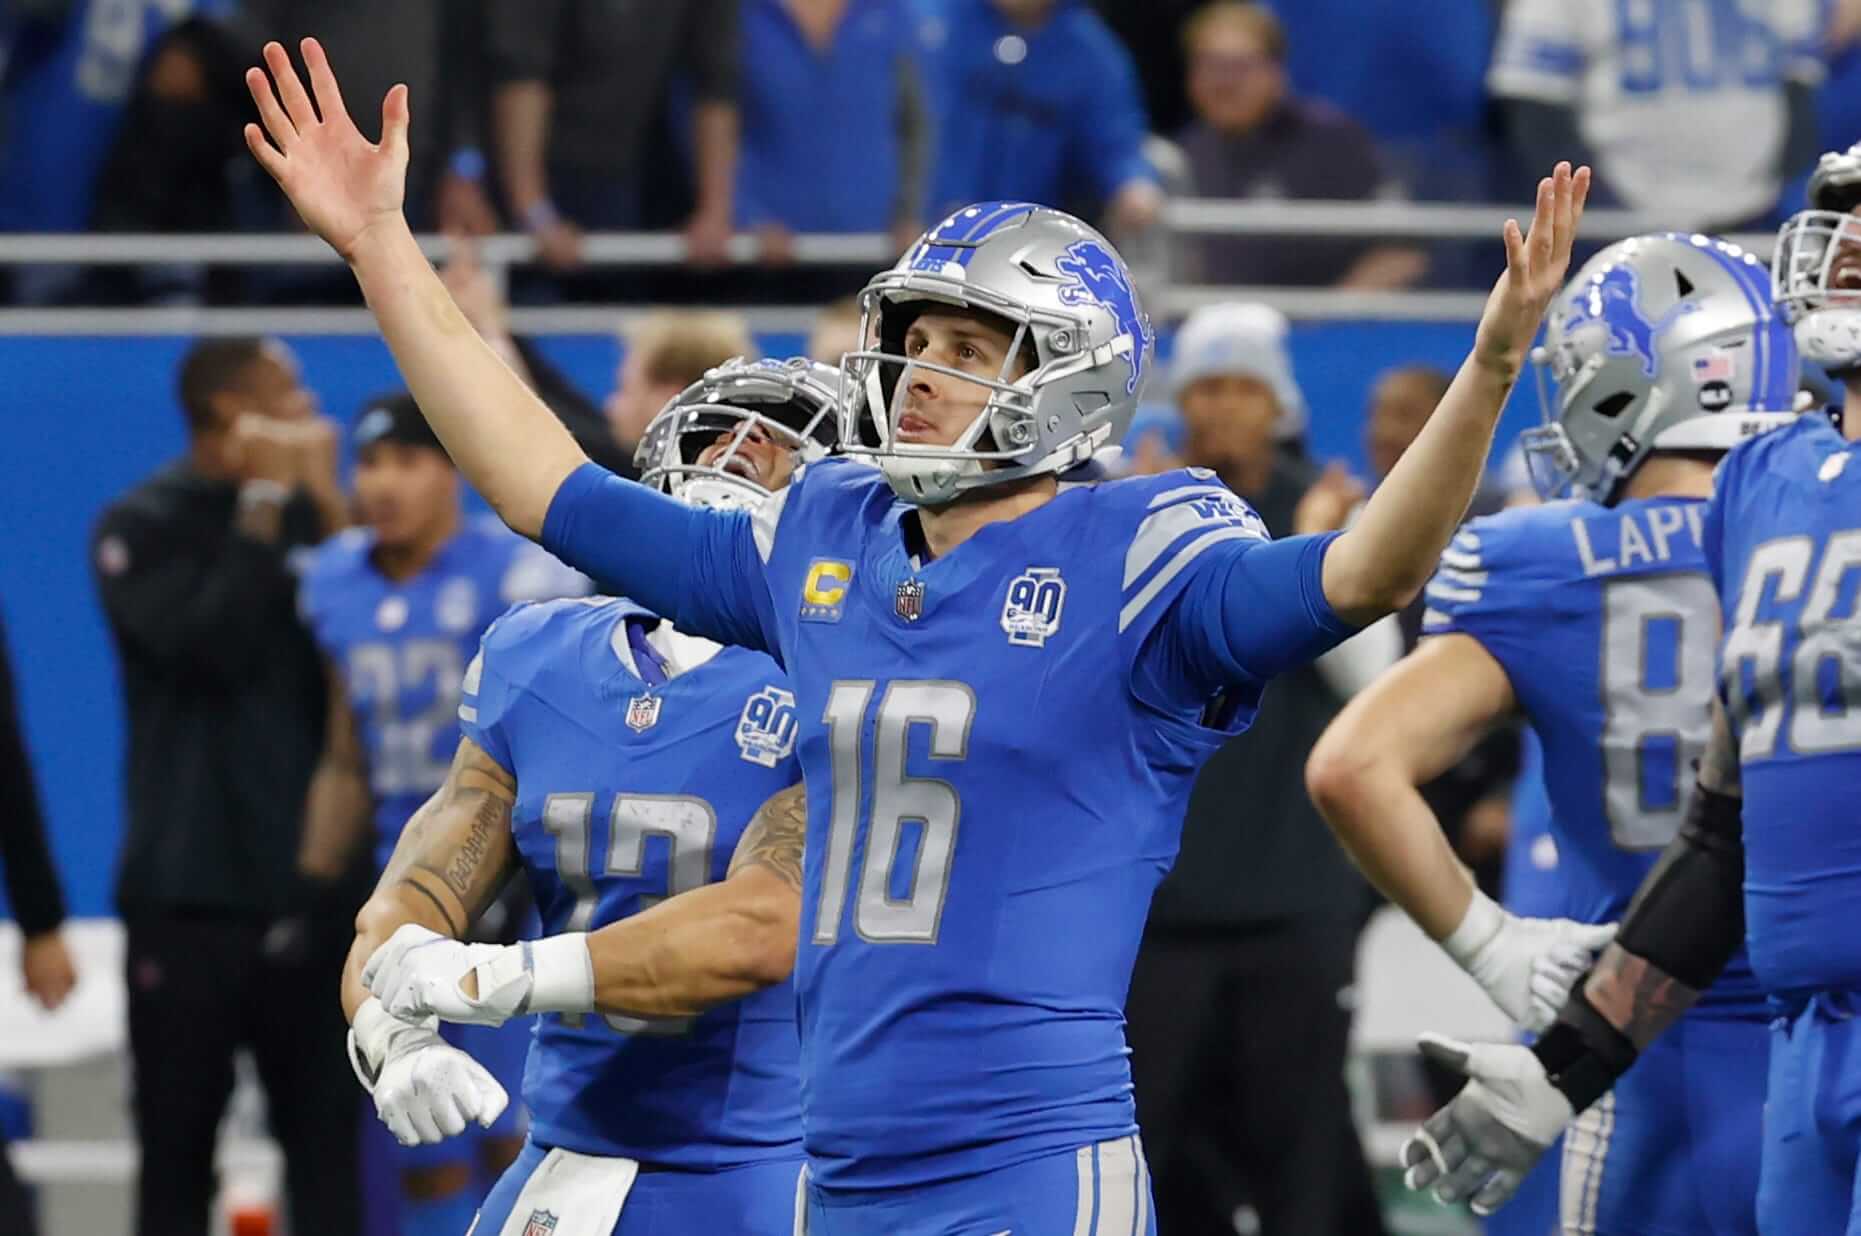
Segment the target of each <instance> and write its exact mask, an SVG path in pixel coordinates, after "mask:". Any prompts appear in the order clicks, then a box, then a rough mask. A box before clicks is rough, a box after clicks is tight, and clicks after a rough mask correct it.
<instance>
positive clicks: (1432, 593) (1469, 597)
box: [1422, 575, 1481, 602]
mask: <svg viewBox="0 0 1861 1236" xmlns="http://www.w3.org/2000/svg"><path fill="white" fill-rule="evenodd" d="M1422 595H1423V596H1425V597H1427V598H1429V599H1430V600H1433V601H1461V602H1471V601H1477V600H1479V599H1480V596H1481V593H1480V590H1479V589H1478V588H1456V587H1454V585H1453V584H1450V583H1448V582H1447V581H1445V580H1443V579H1442V578H1441V577H1440V576H1438V575H1437V576H1436V577H1435V578H1434V579H1432V580H1430V581H1429V583H1428V586H1427V587H1426V588H1424V589H1422Z"/></svg>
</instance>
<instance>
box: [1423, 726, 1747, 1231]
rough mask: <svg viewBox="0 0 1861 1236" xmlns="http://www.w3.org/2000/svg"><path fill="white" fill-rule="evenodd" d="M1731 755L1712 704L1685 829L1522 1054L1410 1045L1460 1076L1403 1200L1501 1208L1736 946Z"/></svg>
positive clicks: (1739, 913) (1481, 1046)
mask: <svg viewBox="0 0 1861 1236" xmlns="http://www.w3.org/2000/svg"><path fill="white" fill-rule="evenodd" d="M1742 806H1743V797H1742V789H1741V786H1740V783H1739V773H1738V748H1737V743H1736V740H1735V739H1734V738H1733V736H1732V730H1731V725H1730V723H1729V722H1728V721H1727V720H1726V716H1725V709H1724V706H1723V705H1722V704H1721V702H1720V701H1718V700H1714V701H1713V707H1712V737H1711V739H1710V740H1709V741H1708V743H1707V747H1706V754H1705V756H1704V758H1702V759H1701V761H1700V769H1699V784H1698V785H1697V786H1695V787H1694V792H1693V797H1692V798H1691V799H1690V800H1689V801H1688V804H1687V815H1686V821H1685V822H1684V823H1683V824H1682V825H1681V826H1680V832H1679V834H1678V835H1677V836H1675V838H1674V839H1673V841H1672V842H1670V843H1669V844H1668V846H1667V849H1666V850H1665V851H1663V852H1662V854H1661V858H1660V861H1659V862H1657V863H1656V864H1655V866H1654V869H1653V870H1652V871H1650V872H1649V873H1648V875H1647V877H1646V878H1645V879H1643V880H1642V882H1641V887H1640V888H1639V889H1638V890H1636V893H1635V899H1634V901H1632V902H1631V903H1630V904H1629V907H1628V913H1626V914H1624V915H1623V916H1622V929H1621V931H1620V933H1619V934H1618V935H1617V936H1616V940H1615V943H1613V944H1611V945H1609V947H1608V948H1607V949H1605V950H1603V955H1602V959H1601V960H1600V961H1599V962H1598V963H1597V965H1596V969H1595V970H1594V972H1592V973H1591V974H1590V975H1589V976H1588V978H1587V979H1586V980H1585V982H1584V984H1583V986H1582V987H1581V988H1580V989H1579V990H1578V991H1576V992H1574V993H1573V994H1572V995H1571V997H1570V1000H1569V1002H1568V1003H1566V1004H1565V1006H1564V1008H1563V1009H1562V1010H1561V1011H1560V1012H1559V1013H1558V1016H1557V1021H1556V1023H1555V1024H1554V1025H1553V1026H1552V1027H1551V1028H1550V1029H1549V1030H1547V1031H1546V1032H1545V1033H1544V1035H1543V1037H1541V1038H1540V1039H1539V1040H1538V1041H1537V1042H1536V1043H1535V1044H1533V1045H1532V1046H1531V1047H1529V1048H1527V1047H1519V1046H1516V1045H1513V1044H1497V1043H1476V1044H1468V1043H1456V1042H1454V1041H1452V1040H1449V1039H1444V1038H1441V1037H1439V1036H1436V1035H1424V1036H1423V1039H1422V1044H1421V1046H1422V1053H1423V1054H1424V1055H1426V1056H1429V1057H1431V1058H1432V1059H1434V1060H1436V1061H1437V1062H1439V1063H1441V1064H1444V1065H1446V1066H1448V1067H1449V1068H1452V1069H1454V1070H1456V1071H1458V1072H1460V1073H1462V1074H1464V1075H1465V1076H1466V1077H1467V1078H1468V1082H1467V1085H1466V1087H1465V1088H1463V1089H1462V1090H1461V1092H1460V1094H1459V1095H1457V1096H1456V1097H1455V1098H1454V1100H1453V1101H1452V1102H1451V1103H1449V1104H1448V1105H1447V1106H1446V1107H1444V1108H1442V1109H1441V1110H1440V1111H1438V1112H1436V1113H1435V1114H1434V1115H1433V1116H1430V1117H1429V1118H1428V1120H1427V1122H1426V1123H1424V1124H1423V1125H1422V1127H1421V1130H1420V1131H1419V1132H1417V1133H1416V1135H1415V1136H1414V1137H1412V1138H1410V1139H1409V1141H1408V1142H1407V1144H1405V1145H1404V1146H1403V1150H1402V1156H1403V1162H1404V1164H1405V1165H1406V1166H1407V1167H1408V1172H1407V1174H1406V1176H1405V1177H1404V1179H1405V1180H1407V1182H1408V1185H1409V1187H1410V1188H1411V1189H1422V1188H1428V1187H1430V1186H1432V1187H1433V1188H1434V1191H1435V1196H1436V1197H1437V1198H1439V1199H1440V1200H1442V1201H1444V1202H1454V1201H1459V1200H1461V1199H1462V1198H1468V1199H1471V1201H1472V1205H1473V1210H1474V1211H1475V1213H1478V1214H1488V1213H1491V1212H1492V1211H1493V1210H1494V1209H1495V1208H1497V1207H1499V1206H1500V1205H1503V1204H1504V1203H1505V1201H1506V1199H1507V1198H1509V1197H1511V1196H1512V1194H1513V1192H1514V1191H1515V1190H1516V1189H1517V1188H1518V1185H1519V1181H1520V1180H1522V1179H1523V1178H1524V1176H1525V1173H1527V1172H1529V1171H1530V1170H1531V1167H1532V1164H1534V1163H1535V1162H1536V1161H1537V1159H1538V1156H1540V1155H1542V1154H1543V1153H1544V1151H1545V1149H1546V1148H1547V1147H1548V1146H1549V1145H1550V1144H1551V1142H1553V1141H1555V1140H1556V1138H1557V1135H1558V1133H1560V1132H1561V1131H1562V1130H1563V1128H1564V1126H1565V1125H1567V1124H1568V1123H1569V1122H1570V1121H1571V1120H1572V1119H1574V1118H1575V1115H1576V1113H1577V1112H1580V1111H1582V1110H1583V1109H1584V1108H1586V1107H1588V1106H1589V1105H1590V1104H1591V1103H1594V1102H1595V1101H1596V1100H1597V1099H1599V1098H1601V1097H1602V1096H1603V1094H1604V1093H1606V1092H1607V1091H1608V1089H1609V1088H1610V1087H1611V1086H1613V1085H1614V1084H1615V1080H1616V1078H1618V1077H1620V1076H1621V1075H1622V1074H1623V1073H1625V1072H1627V1071H1628V1069H1629V1067H1630V1066H1631V1065H1633V1064H1634V1062H1635V1057H1636V1055H1637V1054H1639V1053H1640V1051H1641V1049H1642V1048H1644V1047H1646V1046H1647V1045H1648V1044H1649V1043H1651V1042H1653V1041H1654V1040H1655V1039H1656V1038H1657V1037H1659V1036H1660V1034H1661V1033H1662V1032H1663V1031H1665V1030H1666V1029H1667V1027H1669V1026H1671V1025H1673V1024H1674V1022H1676V1021H1678V1020H1679V1019H1680V1017H1681V1016H1682V1015H1683V1014H1684V1013H1685V1012H1686V1011H1687V1010H1688V1009H1689V1008H1691V1007H1692V1006H1693V1003H1694V1001H1695V1000H1697V999H1698V998H1699V995H1700V993H1701V992H1702V991H1704V990H1705V989H1706V988H1707V987H1708V986H1710V985H1711V983H1712V982H1713V980H1714V979H1716V978H1717V977H1718V976H1719V972H1720V971H1721V970H1723V969H1724V968H1725V965H1726V963H1727V962H1728V961H1730V960H1731V958H1732V955H1733V954H1734V953H1736V952H1737V951H1738V945H1739V942H1740V940H1742V939H1743V938H1744V934H1745V914H1744V879H1745V852H1744V836H1743V831H1742V828H1741V824H1740V818H1739V817H1740V811H1741V809H1742Z"/></svg>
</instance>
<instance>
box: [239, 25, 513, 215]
mask: <svg viewBox="0 0 1861 1236" xmlns="http://www.w3.org/2000/svg"><path fill="white" fill-rule="evenodd" d="M484 3H486V0H445V2H444V3H443V4H442V3H435V2H434V0H239V15H238V17H237V18H236V19H235V24H236V28H237V29H238V31H239V32H240V35H241V37H242V42H243V44H244V45H245V47H246V56H247V57H248V59H246V60H245V61H244V62H243V63H242V65H241V68H242V69H243V67H244V65H247V64H257V63H259V62H260V61H259V58H258V55H259V49H260V48H261V47H263V46H264V45H265V43H266V42H267V41H269V40H271V39H276V40H277V41H278V42H280V43H282V44H284V46H285V48H286V50H288V51H289V52H290V53H291V57H292V59H293V60H297V59H298V58H299V57H298V50H297V49H298V44H299V43H300V42H301V41H302V40H303V39H305V38H306V37H313V36H314V37H315V38H316V39H317V40H319V41H320V42H321V43H322V44H323V50H324V51H325V52H326V53H328V55H329V58H330V63H331V64H332V65H333V66H335V69H336V72H337V73H338V74H340V75H341V77H342V83H343V93H344V95H345V97H346V98H347V100H348V103H349V111H350V113H351V114H352V115H353V116H354V117H355V118H356V122H357V124H359V125H360V126H361V128H362V131H363V132H365V133H379V131H380V124H381V100H382V97H383V96H384V95H386V94H387V93H388V88H389V87H390V86H393V85H394V84H395V83H396V82H406V83H407V89H408V92H409V95H410V97H411V99H412V108H411V112H410V117H411V120H410V123H411V125H412V128H411V130H410V131H409V133H408V165H407V202H406V211H407V217H408V219H409V220H411V221H412V222H413V224H414V226H415V227H416V228H420V229H425V228H429V227H435V226H437V227H441V228H446V229H456V230H462V231H467V232H489V231H493V230H495V228H496V224H497V216H496V214H495V213H494V212H493V210H492V208H491V202H490V198H489V196H488V195H487V193H486V188H485V157H484V155H483V153H482V148H483V126H484V122H485V105H484V92H485V80H484V73H485V59H484V56H485V53H484V37H485V34H484V14H483V5H484ZM299 71H300V72H301V71H302V70H301V68H300V70H299ZM245 110H246V113H247V114H246V116H245V117H244V119H250V118H251V116H250V113H251V111H252V103H251V99H250V97H249V96H248V97H247V99H246V107H245ZM242 144H243V143H242ZM279 209H280V210H282V211H284V212H285V215H286V217H287V218H291V223H290V227H291V228H293V229H295V228H297V227H298V226H299V225H298V224H297V222H296V220H295V218H294V217H291V216H290V214H289V207H288V206H285V205H284V204H283V203H282V201H280V202H279ZM274 226H275V225H274Z"/></svg>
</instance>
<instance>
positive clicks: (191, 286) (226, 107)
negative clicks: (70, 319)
mask: <svg viewBox="0 0 1861 1236" xmlns="http://www.w3.org/2000/svg"><path fill="white" fill-rule="evenodd" d="M245 66H246V61H245V59H244V58H243V57H242V56H241V55H240V52H239V48H238V45H237V44H236V43H235V42H234V40H233V39H232V38H231V37H230V36H229V35H228V34H227V33H226V31H225V30H224V29H222V28H221V27H220V26H217V25H215V24H214V23H212V22H209V21H205V20H202V19H199V18H191V19H189V20H187V21H184V22H182V23H181V24H180V25H177V26H174V27H173V28H171V29H169V30H168V31H167V32H166V33H164V34H162V35H161V36H160V37H159V38H158V39H157V40H156V41H155V45H154V47H153V48H152V49H151V50H150V51H149V54H148V57H147V58H146V59H145V60H144V61H143V64H142V69H141V72H140V73H139V74H138V76H137V79H136V85H135V89H134V92H133V93H132V94H131V96H130V100H129V106H128V108H127V109H126V111H125V113H124V116H123V124H122V128H121V129H120V130H118V132H117V135H116V140H115V142H114V144H113V145H112V146H111V149H110V153H109V156H108V158H107V159H106V160H105V162H104V165H103V170H102V171H101V172H100V173H99V174H98V176H97V201H96V208H95V210H94V211H93V212H92V215H91V227H92V229H93V230H95V231H99V232H225V231H232V230H233V229H234V228H235V227H237V226H239V225H240V224H241V223H242V222H243V223H246V224H254V223H257V224H259V225H261V226H265V227H272V226H275V223H274V222H273V221H272V220H271V219H265V220H262V221H260V220H256V219H252V218H250V217H249V215H250V211H251V208H252V206H253V205H254V204H255V202H254V200H253V199H254V196H255V195H256V194H257V193H259V192H260V191H261V190H260V188H259V185H258V179H259V178H257V177H254V176H253V175H252V159H251V156H250V155H249V154H247V152H246V144H245V139H244V138H243V137H242V136H241V130H242V129H243V128H244V127H245V123H246V121H248V120H249V119H251V116H252V96H251V94H250V93H248V92H247V90H246V86H245ZM264 192H265V193H266V194H267V197H266V200H268V201H270V200H272V195H271V194H270V190H269V186H267V187H266V188H265V190H264ZM211 274H212V276H213V277H214V279H215V281H216V282H217V283H219V284H220V285H221V286H222V287H223V289H224V291H225V293H231V292H232V291H233V290H235V288H236V281H237V279H238V272H236V271H233V270H229V269H227V268H224V267H222V268H214V269H212V271H211ZM208 277H209V268H207V267H202V266H198V265H193V266H145V267H141V268H137V269H133V270H132V269H126V268H120V267H93V268H92V269H91V273H90V278H88V279H87V280H86V291H87V293H88V294H89V295H92V296H95V297H96V298H97V299H100V300H104V301H118V300H128V301H163V300H174V299H177V298H188V299H197V298H198V297H199V296H200V295H201V294H202V293H203V292H205V291H206V290H207V282H208Z"/></svg>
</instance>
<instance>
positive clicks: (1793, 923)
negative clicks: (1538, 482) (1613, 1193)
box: [1705, 415, 1861, 1236]
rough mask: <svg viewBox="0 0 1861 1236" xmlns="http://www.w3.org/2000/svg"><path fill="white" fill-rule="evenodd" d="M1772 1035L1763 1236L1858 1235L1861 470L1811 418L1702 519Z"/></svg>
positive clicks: (1728, 469)
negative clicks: (1773, 1017)
mask: <svg viewBox="0 0 1861 1236" xmlns="http://www.w3.org/2000/svg"><path fill="white" fill-rule="evenodd" d="M1705 546H1706V560H1707V562H1708V564H1709V566H1710V569H1711V571H1712V575H1713V579H1714V581H1715V582H1716V583H1717V585H1718V589H1719V599H1720V604H1721V606H1722V609H1721V614H1722V616H1723V620H1724V624H1725V642H1724V645H1723V647H1722V648H1721V650H1720V662H1719V664H1720V682H1719V689H1720V693H1721V696H1722V698H1723V700H1724V702H1725V705H1726V710H1727V714H1728V716H1729V718H1730V720H1731V723H1732V728H1733V731H1734V733H1735V735H1736V736H1737V739H1738V747H1739V759H1740V764H1741V770H1742V781H1743V792H1744V813H1743V819H1744V838H1745V940H1746V944H1747V946H1748V947H1749V949H1750V953H1751V965H1752V968H1753V970H1755V971H1756V974H1757V977H1758V980H1759V981H1760V982H1761V983H1762V984H1763V985H1764V988H1765V990H1766V991H1768V992H1769V993H1770V994H1771V997H1772V999H1773V1001H1774V1003H1775V1004H1776V1006H1777V1009H1778V1012H1779V1013H1780V1014H1781V1016H1780V1017H1779V1019H1778V1020H1777V1021H1776V1022H1775V1023H1774V1026H1773V1030H1772V1037H1771V1052H1770V1090H1769V1096H1768V1100H1767V1104H1766V1108H1765V1117H1764V1153H1763V1172H1762V1181H1761V1183H1760V1186H1759V1191H1758V1215H1759V1221H1760V1226H1761V1227H1762V1229H1763V1231H1764V1232H1765V1233H1766V1236H1773V1234H1774V1236H1798V1234H1799V1233H1801V1234H1803V1236H1808V1234H1809V1233H1816V1234H1817V1236H1830V1234H1833V1233H1843V1232H1846V1233H1848V1234H1849V1236H1861V1173H1858V1172H1857V1162H1861V1019H1858V1018H1861V639H1857V635H1856V633H1857V631H1861V613H1858V612H1857V605H1858V604H1861V601H1858V599H1857V598H1858V594H1861V459H1858V458H1857V451H1856V449H1855V447H1854V445H1853V444H1851V443H1849V442H1847V441H1846V440H1844V439H1843V438H1842V436H1841V435H1840V434H1838V433H1837V432H1835V430H1834V429H1832V428H1831V427H1830V426H1829V424H1828V422H1827V420H1826V419H1825V418H1823V417H1821V416H1816V415H1811V416H1805V417H1803V418H1802V419H1800V420H1799V421H1797V422H1796V424H1794V425H1792V426H1791V427H1790V428H1787V429H1782V430H1778V431H1776V432H1775V433H1771V434H1767V435H1765V436H1764V437H1761V438H1758V439H1755V440H1753V441H1751V442H1749V443H1746V444H1745V445H1743V446H1740V447H1739V448H1738V449H1736V450H1734V451H1732V452H1731V453H1730V454H1728V455H1727V456H1726V458H1725V460H1724V461H1723V463H1721V465H1720V467H1719V471H1718V475H1717V477H1716V481H1715V486H1714V492H1713V497H1712V501H1711V502H1710V503H1709V504H1708V506H1707V512H1706V521H1705Z"/></svg>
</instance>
